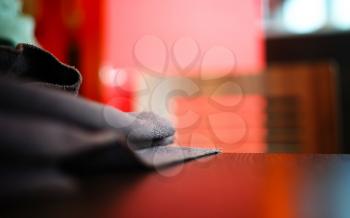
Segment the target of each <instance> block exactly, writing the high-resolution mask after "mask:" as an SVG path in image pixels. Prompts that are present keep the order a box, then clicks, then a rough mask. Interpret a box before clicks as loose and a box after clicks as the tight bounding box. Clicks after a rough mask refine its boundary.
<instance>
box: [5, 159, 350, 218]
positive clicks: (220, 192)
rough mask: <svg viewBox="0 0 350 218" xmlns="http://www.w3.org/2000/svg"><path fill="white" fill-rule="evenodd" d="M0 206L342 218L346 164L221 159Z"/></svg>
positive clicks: (53, 212) (89, 212)
mask: <svg viewBox="0 0 350 218" xmlns="http://www.w3.org/2000/svg"><path fill="white" fill-rule="evenodd" d="M72 184H74V185H73V186H72V187H74V188H72V187H71V189H68V190H66V191H65V192H63V191H62V190H57V193H56V194H53V193H51V194H50V195H46V196H42V195H41V197H39V196H30V197H21V198H17V199H16V198H14V199H11V200H9V199H1V214H0V217H4V218H6V217H36V218H39V217H65V218H67V217H75V218H77V217H84V218H88V217H103V218H109V217H116V218H123V217H135V218H142V217H152V218H156V217H162V218H163V217H174V218H175V217H176V218H177V217H201V218H203V217H208V218H209V217H249V218H252V217H305V218H310V217H349V216H350V207H349V206H348V205H350V203H349V202H350V156H348V155H312V154H301V155H298V154H220V155H216V156H212V157H209V158H205V159H199V160H195V161H191V162H189V163H186V164H182V165H177V166H176V167H171V168H167V169H163V170H158V171H156V172H134V173H127V174H126V173H116V174H110V175H103V176H98V177H94V178H92V177H84V178H80V179H75V180H74V183H72Z"/></svg>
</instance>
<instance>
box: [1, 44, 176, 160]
mask: <svg viewBox="0 0 350 218" xmlns="http://www.w3.org/2000/svg"><path fill="white" fill-rule="evenodd" d="M0 75H1V76H0V129H1V133H0V144H1V145H0V157H1V158H0V160H1V161H5V162H6V163H14V162H15V163H19V162H21V161H22V162H26V163H27V162H33V163H49V162H50V163H56V162H57V161H59V160H60V159H62V158H64V157H68V156H72V155H75V154H79V153H81V152H83V151H86V150H93V149H96V148H100V147H103V146H128V147H131V148H133V149H139V148H144V147H152V146H159V145H167V144H169V143H171V142H172V141H173V135H174V133H175V130H174V128H173V127H172V125H171V123H170V122H169V121H168V120H166V119H164V118H161V117H159V116H157V115H155V114H153V113H151V112H142V113H124V112H122V111H120V110H118V109H116V108H112V107H110V106H107V105H104V104H100V103H97V102H93V101H90V100H87V99H84V98H82V97H78V96H75V95H76V94H77V93H78V91H79V87H80V84H81V81H82V78H81V75H80V73H79V72H78V71H77V70H76V69H75V68H73V67H70V66H67V65H65V64H63V63H61V62H59V61H58V60H57V59H56V58H55V57H54V56H53V55H51V54H50V53H49V52H47V51H44V50H42V49H40V48H37V47H34V46H32V45H26V44H20V45H18V46H17V47H16V48H15V49H14V48H11V47H6V46H2V47H0Z"/></svg>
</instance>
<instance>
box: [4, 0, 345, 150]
mask: <svg viewBox="0 0 350 218" xmlns="http://www.w3.org/2000/svg"><path fill="white" fill-rule="evenodd" d="M0 2H2V3H1V4H2V5H1V7H2V8H3V9H2V12H1V13H2V15H1V16H2V19H4V22H1V23H2V24H1V25H2V26H3V27H2V30H3V31H2V32H6V33H7V32H10V34H8V35H6V34H5V35H1V37H0V38H5V39H7V42H8V43H9V44H12V45H15V44H17V43H19V42H29V43H34V44H37V45H39V46H41V47H43V48H45V49H47V50H49V51H51V52H52V53H53V54H54V55H56V56H57V57H58V58H59V59H60V60H61V61H63V62H65V63H68V64H71V65H74V66H76V67H77V68H78V69H79V70H80V72H81V73H82V75H83V77H84V81H83V86H82V89H81V95H83V96H85V97H87V98H90V99H93V100H97V101H100V102H103V103H107V104H110V105H113V106H115V107H116V108H119V109H120V110H123V111H139V110H151V111H154V112H156V113H160V114H161V115H163V116H165V117H168V118H169V119H171V120H172V121H173V122H174V124H175V125H176V127H177V130H178V131H177V142H178V143H179V144H180V145H192V146H198V147H217V148H219V149H222V150H223V151H224V152H253V153H255V152H305V153H312V152H316V153H349V152H350V147H349V145H350V134H348V133H349V132H350V117H349V115H348V113H347V111H350V104H349V103H350V100H349V98H350V93H349V92H350V88H349V86H348V85H347V84H348V81H349V80H350V78H349V73H350V62H349V61H348V55H347V52H348V50H350V13H349V11H350V1H348V0H307V1H305V0H304V1H302V0H245V1H239V0H132V1H130V0H99V1H90V0H55V1H45V0H23V1H13V0H1V1H0ZM11 2H12V3H11ZM13 2H16V4H17V5H16V6H11V5H13ZM6 7H9V9H7V8H6ZM12 8H13V10H12ZM10 9H11V10H10ZM8 12H11V13H8ZM6 28H7V29H6ZM5 30H7V31H5ZM19 36H21V37H19Z"/></svg>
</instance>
